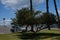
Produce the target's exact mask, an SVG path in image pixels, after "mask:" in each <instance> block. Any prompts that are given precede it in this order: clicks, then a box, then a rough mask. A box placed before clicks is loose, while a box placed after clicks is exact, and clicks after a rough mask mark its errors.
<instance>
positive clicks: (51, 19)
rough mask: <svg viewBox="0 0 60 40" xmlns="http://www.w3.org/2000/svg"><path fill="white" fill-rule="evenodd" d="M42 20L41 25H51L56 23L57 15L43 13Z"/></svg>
mask: <svg viewBox="0 0 60 40" xmlns="http://www.w3.org/2000/svg"><path fill="white" fill-rule="evenodd" d="M40 19H41V23H44V24H48V25H51V24H54V23H56V19H55V15H54V14H52V13H43V15H42V16H41V17H40Z"/></svg>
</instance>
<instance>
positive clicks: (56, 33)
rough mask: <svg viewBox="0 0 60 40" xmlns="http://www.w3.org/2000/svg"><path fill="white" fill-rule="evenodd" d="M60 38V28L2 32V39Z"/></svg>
mask: <svg viewBox="0 0 60 40" xmlns="http://www.w3.org/2000/svg"><path fill="white" fill-rule="evenodd" d="M30 39H31V40H60V30H50V31H49V30H42V31H40V32H37V33H31V32H30V33H29V32H27V33H11V34H0V40H30Z"/></svg>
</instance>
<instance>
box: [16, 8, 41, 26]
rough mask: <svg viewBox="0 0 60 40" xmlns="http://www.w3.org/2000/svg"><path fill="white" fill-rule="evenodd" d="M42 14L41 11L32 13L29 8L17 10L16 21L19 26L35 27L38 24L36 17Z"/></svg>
mask: <svg viewBox="0 0 60 40" xmlns="http://www.w3.org/2000/svg"><path fill="white" fill-rule="evenodd" d="M38 13H41V12H40V11H37V12H34V11H32V12H31V11H30V9H28V8H22V9H21V10H17V13H16V19H17V24H18V25H33V24H35V23H36V19H35V15H37V14H38Z"/></svg>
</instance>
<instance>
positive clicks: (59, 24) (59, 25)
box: [54, 0, 60, 27]
mask: <svg viewBox="0 0 60 40" xmlns="http://www.w3.org/2000/svg"><path fill="white" fill-rule="evenodd" d="M54 6H55V10H56V16H57V20H58V21H57V22H58V27H60V23H59V14H58V9H57V4H56V0H54Z"/></svg>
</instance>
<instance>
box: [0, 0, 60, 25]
mask: <svg viewBox="0 0 60 40" xmlns="http://www.w3.org/2000/svg"><path fill="white" fill-rule="evenodd" d="M32 1H33V9H34V10H40V11H42V12H46V0H32ZM56 2H57V8H58V12H59V13H60V0H56ZM29 5H30V3H29V0H0V25H2V24H3V18H5V19H6V20H5V23H6V25H8V24H10V21H11V18H15V14H14V13H15V12H16V10H17V9H21V8H23V7H30V6H29ZM49 11H50V12H52V13H54V14H56V12H55V8H54V3H53V0H49Z"/></svg>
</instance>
